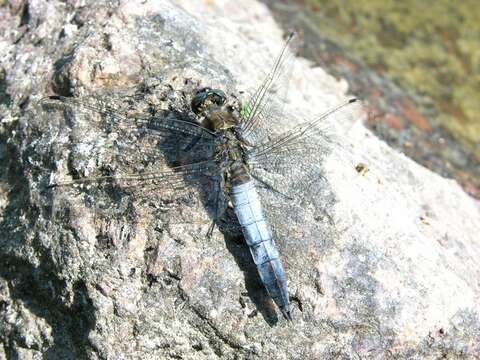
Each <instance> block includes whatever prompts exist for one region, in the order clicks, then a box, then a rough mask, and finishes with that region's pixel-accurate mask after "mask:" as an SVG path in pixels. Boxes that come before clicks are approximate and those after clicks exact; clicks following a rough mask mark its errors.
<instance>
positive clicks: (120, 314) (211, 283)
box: [0, 0, 480, 359]
mask: <svg viewBox="0 0 480 360" xmlns="http://www.w3.org/2000/svg"><path fill="white" fill-rule="evenodd" d="M1 11H2V15H1V20H0V27H1V29H2V33H3V34H4V35H3V36H2V40H1V43H0V49H1V53H2V54H4V55H3V57H2V59H1V67H2V69H3V71H2V73H3V74H4V75H3V76H2V80H1V81H2V84H0V85H1V86H0V111H1V116H2V128H1V140H2V141H1V142H0V145H1V149H0V150H1V155H0V156H1V157H0V161H1V163H2V168H3V169H5V171H3V172H2V174H1V182H0V189H1V190H0V229H1V236H0V256H1V263H0V317H1V322H0V339H1V340H2V342H1V344H2V345H1V346H0V358H6V359H41V358H45V359H137V358H142V359H145V358H146V359H168V358H182V359H215V358H219V359H256V358H258V359H267V358H274V359H338V358H345V359H350V358H375V359H384V358H397V359H398V358H400V359H404V358H405V359H407V358H408V359H423V358H427V359H436V358H441V357H445V358H452V359H453V358H458V359H464V358H470V359H475V358H478V354H480V320H479V311H480V303H479V298H480V283H479V281H478V279H479V278H480V265H479V263H478V259H479V257H480V247H479V245H480V240H479V236H478V234H479V233H480V206H479V204H478V202H476V201H474V200H473V199H471V198H469V197H468V196H467V195H466V194H465V193H464V192H463V191H462V190H461V188H460V187H459V186H458V185H457V184H456V183H455V182H453V181H451V180H447V179H444V178H441V177H440V176H438V175H436V174H434V173H432V172H430V171H428V170H426V169H424V168H423V167H421V166H419V165H417V164H416V163H414V162H413V161H411V160H410V159H408V158H406V157H405V156H403V155H402V154H399V153H397V152H395V151H394V150H392V149H390V148H389V147H388V146H387V145H386V144H385V143H383V142H381V141H379V140H378V139H377V138H376V137H375V136H373V135H372V134H371V133H370V132H369V131H368V130H366V129H365V128H364V127H363V125H362V124H361V121H360V120H359V119H360V118H361V116H362V114H361V113H359V114H358V116H357V117H356V119H357V120H356V121H355V119H352V121H351V122H345V123H339V124H331V125H332V131H333V132H335V136H336V138H337V141H336V142H335V143H333V144H332V145H331V146H330V147H328V148H322V152H321V153H320V152H319V153H318V154H312V156H311V158H310V159H305V161H309V162H312V163H315V164H318V166H317V168H318V170H319V171H321V174H322V176H321V177H318V181H317V182H316V183H315V187H314V188H313V189H309V191H310V193H307V195H308V196H306V198H305V199H304V200H305V201H304V202H301V203H282V204H281V206H278V204H279V203H278V202H275V200H274V196H273V195H272V194H271V192H268V191H265V190H261V194H262V198H263V200H264V205H265V210H266V212H267V215H268V217H269V220H270V222H271V224H272V228H273V230H274V234H276V241H277V244H278V246H279V248H280V252H281V254H282V260H283V261H284V264H285V269H286V272H287V276H288V283H289V288H290V290H291V296H292V303H293V306H294V321H293V322H292V323H287V322H285V321H284V320H283V319H281V318H280V317H278V315H277V314H276V310H275V308H274V307H273V305H272V303H271V301H270V300H269V298H268V296H267V295H266V294H265V291H264V289H263V287H262V285H261V283H260V281H259V279H258V276H257V274H256V269H255V267H254V265H253V264H252V262H251V259H250V255H249V253H248V248H247V247H246V245H245V244H244V243H243V239H242V238H241V235H240V232H239V231H238V229H235V228H234V227H232V228H229V227H228V226H226V227H225V228H223V229H221V230H222V231H216V232H215V233H214V236H213V237H212V238H211V239H206V238H205V233H206V231H207V228H208V226H209V222H210V217H209V215H210V214H209V213H208V207H205V206H204V202H205V201H204V199H203V198H202V189H201V188H198V189H197V190H198V191H197V192H196V193H193V194H186V195H184V194H182V195H179V196H178V197H176V198H175V197H173V198H171V199H169V200H168V201H167V200H166V199H167V198H168V196H167V194H166V189H164V188H162V187H157V188H147V189H140V191H139V190H136V189H122V188H119V187H108V186H106V187H96V186H88V185H84V186H76V187H58V188H55V189H48V188H47V185H48V184H49V182H51V181H52V179H53V180H55V181H58V180H59V179H60V180H62V179H64V180H68V179H69V178H70V176H71V174H78V175H81V176H98V175H99V174H106V173H112V172H113V173H121V172H128V171H135V170H136V168H137V166H140V165H141V164H142V162H143V163H148V161H150V159H149V152H148V148H144V147H142V146H143V145H145V144H143V143H141V144H135V143H132V142H131V141H129V139H125V138H122V137H121V136H118V135H121V133H119V134H116V133H115V132H111V131H110V132H109V131H105V128H104V126H103V123H102V121H101V120H102V119H101V117H99V116H95V115H94V114H90V116H87V115H86V114H82V113H77V112H75V111H70V112H66V113H62V112H59V113H57V115H55V116H54V115H52V114H51V113H46V112H44V111H42V109H41V107H40V106H39V105H38V101H39V100H40V99H41V98H42V97H44V96H45V95H47V94H53V93H56V94H60V95H65V96H69V95H74V96H75V97H82V98H84V99H88V98H90V99H92V97H93V98H95V99H102V100H103V101H104V102H105V103H108V104H110V105H111V106H114V107H115V108H116V109H117V110H119V111H121V112H125V113H126V114H127V115H128V116H130V115H135V114H142V115H146V116H148V115H149V114H151V113H158V112H161V111H165V110H168V111H172V110H177V111H184V112H186V111H188V106H189V99H190V96H191V94H192V92H193V91H194V90H195V89H196V88H197V87H199V86H206V85H209V86H215V87H220V88H223V89H226V90H227V92H229V93H230V92H232V91H235V92H237V93H238V92H240V91H245V92H248V91H249V90H250V89H252V88H255V86H257V85H258V84H259V82H260V81H261V80H262V77H263V75H264V74H265V72H266V71H268V67H269V65H270V63H271V59H272V57H273V56H275V55H276V53H277V52H278V49H279V48H280V47H281V43H282V41H281V32H280V30H279V29H278V27H277V26H276V25H275V24H274V22H273V20H272V19H271V17H270V15H269V13H268V11H267V9H266V8H265V7H264V6H263V5H260V4H258V3H256V2H254V1H242V2H235V1H226V2H220V1H219V2H215V1H213V2H206V3H205V4H203V5H200V3H199V2H196V1H186V0H185V1H180V0H179V1H171V2H169V1H162V2H153V1H152V2H149V1H147V2H140V1H138V2H137V1H134V2H118V3H117V2H108V3H107V2H106V3H103V4H100V5H99V4H98V3H93V2H91V3H90V2H79V3H71V2H59V1H58V2H57V1H52V2H44V1H36V2H28V3H27V2H18V3H12V5H10V4H9V5H4V6H3V7H2V9H1ZM346 91H347V84H346V83H345V82H342V81H340V82H337V81H336V80H335V79H334V78H333V77H331V76H329V75H328V74H326V73H325V72H324V71H323V70H322V69H320V68H314V67H312V65H311V64H310V63H308V62H307V61H305V60H302V59H298V61H297V66H296V68H295V69H294V74H293V78H292V81H291V91H290V94H289V101H288V103H287V108H288V111H289V112H291V113H296V114H297V116H298V117H300V116H305V117H311V116H313V115H314V114H316V113H319V112H321V111H322V110H325V109H326V108H328V107H329V106H332V105H335V104H336V103H338V102H339V101H341V100H342V99H344V98H345V96H346V95H345V93H346ZM291 121H292V120H291V118H285V120H284V122H282V123H278V124H273V125H272V126H274V127H275V130H278V131H279V130H282V129H285V128H288V127H289V126H291ZM116 136H117V137H116ZM127 145H128V146H130V147H131V149H132V151H129V152H124V153H123V156H122V157H121V158H120V157H119V153H118V149H119V148H122V147H126V146H127ZM359 164H362V166H361V171H357V170H358V169H360V167H358V166H357V165H359ZM356 167H357V170H356ZM298 169H299V168H292V179H293V178H294V176H295V171H296V170H297V172H298ZM297 175H298V174H297ZM300 175H301V174H300ZM290 185H291V184H289V182H288V179H286V186H287V187H288V186H290ZM130 190H131V191H130ZM313 195H315V196H313ZM227 220H232V222H234V219H232V218H231V217H230V218H228V216H227ZM227 225H228V224H227Z"/></svg>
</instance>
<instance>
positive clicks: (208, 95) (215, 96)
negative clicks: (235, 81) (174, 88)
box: [191, 87, 227, 115]
mask: <svg viewBox="0 0 480 360" xmlns="http://www.w3.org/2000/svg"><path fill="white" fill-rule="evenodd" d="M226 100H227V96H226V95H225V93H224V92H223V91H222V90H220V89H212V88H209V87H205V88H202V89H200V90H197V92H196V93H195V95H194V96H193V98H192V102H191V107H192V111H193V112H194V113H195V114H197V115H198V114H200V113H201V112H202V111H203V110H204V109H206V108H208V107H209V106H210V105H217V106H222V105H223V104H225V101H226Z"/></svg>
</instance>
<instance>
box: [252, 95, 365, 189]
mask: <svg viewBox="0 0 480 360" xmlns="http://www.w3.org/2000/svg"><path fill="white" fill-rule="evenodd" d="M361 110H362V106H361V103H360V101H358V100H356V99H351V100H348V101H346V102H344V103H342V104H340V105H338V106H336V107H334V108H332V109H330V110H328V111H327V112H325V113H323V114H322V115H320V116H318V117H316V118H314V119H312V120H310V121H306V122H303V123H300V124H299V125H297V126H295V127H293V128H292V129H290V130H289V131H286V132H284V133H282V134H280V135H278V136H276V137H275V138H273V139H272V140H270V141H268V142H265V143H263V144H260V145H258V146H256V147H254V148H252V149H251V150H250V152H249V154H248V155H249V158H250V162H251V164H252V168H253V172H254V174H256V176H259V178H261V179H264V181H265V183H266V184H270V186H271V187H272V188H273V189H276V188H278V189H289V191H288V194H285V195H286V196H287V197H290V196H292V197H303V198H305V197H308V194H307V193H308V189H310V188H311V186H313V184H314V183H315V182H316V181H318V180H319V179H321V178H322V169H321V164H320V161H321V157H322V156H324V155H325V154H326V153H327V152H328V149H329V147H331V146H333V145H335V146H336V145H340V146H341V144H339V143H338V142H337V141H336V140H335V136H334V134H333V133H332V131H331V130H329V127H330V126H331V124H332V123H333V121H338V122H344V121H347V119H348V118H352V117H353V118H354V117H356V116H360V114H361ZM332 143H334V144H332ZM286 184H288V185H287V186H286Z"/></svg>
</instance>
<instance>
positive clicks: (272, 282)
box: [230, 180, 292, 320]
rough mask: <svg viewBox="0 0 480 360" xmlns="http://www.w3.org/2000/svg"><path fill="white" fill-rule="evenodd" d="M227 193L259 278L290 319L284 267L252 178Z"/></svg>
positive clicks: (234, 186)
mask: <svg viewBox="0 0 480 360" xmlns="http://www.w3.org/2000/svg"><path fill="white" fill-rule="evenodd" d="M230 197H231V199H232V202H233V206H234V210H235V214H236V215H237V218H238V222H239V223H240V225H241V226H242V232H243V235H244V237H245V241H246V242H247V245H248V247H249V249H250V252H251V254H252V257H253V261H254V262H255V265H256V266H257V269H258V273H259V275H260V279H261V280H262V282H263V284H264V285H265V288H266V289H267V291H268V294H269V295H270V296H271V297H272V299H273V301H275V303H276V304H277V306H278V307H279V308H280V310H281V311H282V314H283V315H284V316H285V318H286V319H288V320H291V319H292V317H291V308H290V302H289V298H288V289H287V282H286V278H285V271H284V270H283V266H282V263H281V262H280V256H279V253H278V250H277V247H276V246H275V242H274V241H273V238H272V231H271V229H270V226H269V225H268V223H267V220H266V219H265V216H264V214H263V210H262V205H261V203H260V199H259V197H258V194H257V191H256V189H255V184H254V181H253V180H249V181H248V182H246V183H244V184H241V185H233V186H232V189H231V192H230Z"/></svg>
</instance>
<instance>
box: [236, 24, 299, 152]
mask: <svg viewBox="0 0 480 360" xmlns="http://www.w3.org/2000/svg"><path fill="white" fill-rule="evenodd" d="M298 43H299V42H298V39H297V37H296V36H295V34H294V33H293V32H292V33H290V34H289V36H288V38H287V40H286V42H285V45H284V46H283V48H282V50H281V52H280V54H279V55H278V57H277V58H276V60H275V62H274V64H273V67H272V69H271V70H270V72H269V73H268V74H267V76H266V77H265V79H264V80H263V82H262V84H261V85H260V86H259V88H258V89H257V90H256V91H255V92H254V93H253V95H252V96H251V97H250V100H249V101H248V103H247V104H243V105H242V107H241V111H240V112H241V115H242V121H241V123H240V128H241V131H242V136H243V137H244V138H245V139H247V140H249V141H250V142H251V143H254V144H255V143H258V142H262V141H265V140H266V139H267V138H268V136H269V135H270V133H271V131H272V130H273V129H272V128H271V124H275V122H276V120H277V119H279V118H280V117H281V116H282V114H283V107H284V104H285V101H286V97H287V91H288V83H289V80H290V75H291V72H292V68H293V64H294V62H295V53H296V50H297V47H298ZM269 128H270V131H269V130H268V129H269Z"/></svg>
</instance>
